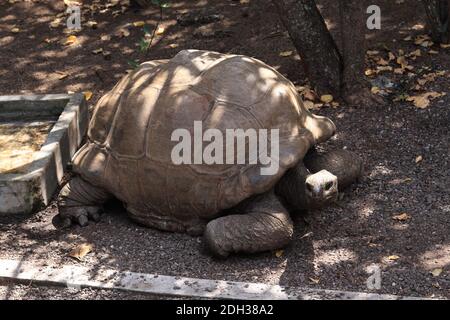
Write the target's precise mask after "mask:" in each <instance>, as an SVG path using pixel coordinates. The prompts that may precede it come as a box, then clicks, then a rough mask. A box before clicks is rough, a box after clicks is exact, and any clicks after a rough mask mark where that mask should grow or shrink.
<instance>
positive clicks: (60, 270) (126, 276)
mask: <svg viewBox="0 0 450 320" xmlns="http://www.w3.org/2000/svg"><path fill="white" fill-rule="evenodd" d="M0 279H7V280H12V281H27V282H34V283H35V284H40V285H46V284H47V285H48V284H51V285H57V286H66V287H69V288H82V287H90V288H97V289H116V290H125V291H132V292H139V293H149V294H153V295H163V296H181V297H191V298H211V299H237V300H420V299H421V298H415V297H402V296H394V295H387V294H376V293H366V292H348V291H335V290H321V289H310V288H299V287H290V288H288V287H283V286H279V285H268V284H263V283H245V282H233V281H221V280H209V279H195V278H185V277H173V276H163V275H153V274H144V273H135V272H128V271H118V270H111V269H90V268H86V267H79V266H73V265H62V266H49V265H46V266H40V265H37V264H35V263H32V262H23V261H18V260H0Z"/></svg>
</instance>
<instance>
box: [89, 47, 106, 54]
mask: <svg viewBox="0 0 450 320" xmlns="http://www.w3.org/2000/svg"><path fill="white" fill-rule="evenodd" d="M102 52H103V48H98V49H95V50H92V53H93V54H99V53H102Z"/></svg>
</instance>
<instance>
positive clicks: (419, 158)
mask: <svg viewBox="0 0 450 320" xmlns="http://www.w3.org/2000/svg"><path fill="white" fill-rule="evenodd" d="M415 161H416V163H420V162H422V161H423V157H422V156H417V157H416V160H415Z"/></svg>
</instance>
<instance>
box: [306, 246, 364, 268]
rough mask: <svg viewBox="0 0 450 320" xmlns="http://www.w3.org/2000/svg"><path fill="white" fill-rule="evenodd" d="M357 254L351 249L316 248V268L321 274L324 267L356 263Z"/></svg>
mask: <svg viewBox="0 0 450 320" xmlns="http://www.w3.org/2000/svg"><path fill="white" fill-rule="evenodd" d="M356 259H357V256H356V253H355V252H353V251H352V250H349V249H344V248H342V249H333V250H323V249H321V247H320V246H317V247H316V246H315V254H314V262H313V264H314V268H315V270H316V272H318V273H320V271H321V270H322V268H323V267H330V266H333V265H336V264H340V263H343V262H356Z"/></svg>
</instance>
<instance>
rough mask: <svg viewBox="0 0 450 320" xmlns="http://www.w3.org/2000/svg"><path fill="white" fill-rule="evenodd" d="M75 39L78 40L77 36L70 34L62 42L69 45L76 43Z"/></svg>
mask: <svg viewBox="0 0 450 320" xmlns="http://www.w3.org/2000/svg"><path fill="white" fill-rule="evenodd" d="M77 41H78V39H77V36H74V35H70V36H68V37H67V39H66V41H65V42H64V44H65V45H66V46H70V45H72V44H74V43H76V42H77Z"/></svg>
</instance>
